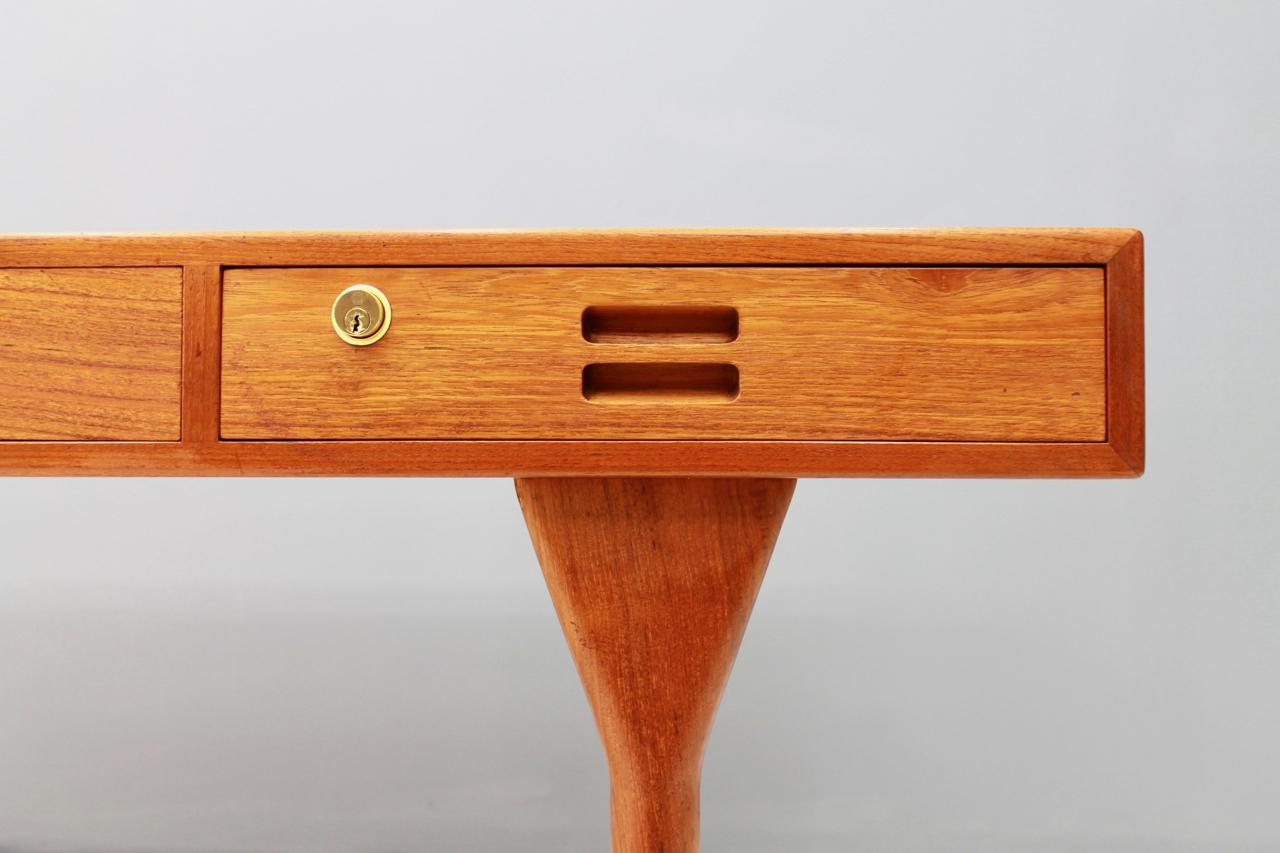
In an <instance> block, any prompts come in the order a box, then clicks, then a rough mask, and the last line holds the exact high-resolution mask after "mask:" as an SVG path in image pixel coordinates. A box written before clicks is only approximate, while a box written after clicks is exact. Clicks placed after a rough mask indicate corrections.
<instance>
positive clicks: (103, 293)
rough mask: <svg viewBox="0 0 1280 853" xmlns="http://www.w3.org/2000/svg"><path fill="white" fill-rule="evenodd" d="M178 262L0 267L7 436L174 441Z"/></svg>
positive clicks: (2, 436)
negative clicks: (152, 265) (115, 266)
mask: <svg viewBox="0 0 1280 853" xmlns="http://www.w3.org/2000/svg"><path fill="white" fill-rule="evenodd" d="M181 291H182V276H181V271H180V270H177V269H173V268H161V269H128V268H125V269H70V270H68V269H22V270H15V269H0V317H4V318H5V322H3V323H0V395H2V396H3V399H4V405H3V406H0V440H5V441H11V440H86V441H113V440H133V441H148V440H150V441H177V440H178V439H179V437H180V436H179V419H180V408H179V405H180V403H179V374H180V370H181V348H180V341H181V299H182V292H181Z"/></svg>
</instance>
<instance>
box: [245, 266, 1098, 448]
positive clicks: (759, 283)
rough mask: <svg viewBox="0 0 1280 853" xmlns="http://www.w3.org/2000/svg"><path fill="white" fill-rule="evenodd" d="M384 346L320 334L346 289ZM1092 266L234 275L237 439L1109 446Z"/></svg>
mask: <svg viewBox="0 0 1280 853" xmlns="http://www.w3.org/2000/svg"><path fill="white" fill-rule="evenodd" d="M356 283H365V284H371V285H373V286H375V287H377V288H379V289H380V290H382V291H383V292H384V293H385V294H386V296H387V298H388V300H389V302H390V304H391V306H392V322H391V326H390V328H389V331H388V332H387V334H386V335H385V337H383V338H382V339H381V340H379V341H378V342H377V343H375V344H373V345H371V346H351V345H349V344H347V343H344V342H343V341H342V340H341V339H339V337H338V336H337V334H336V333H335V331H334V329H333V327H332V325H331V322H330V308H331V305H332V303H333V300H334V298H335V297H336V296H337V295H338V294H339V293H340V292H341V291H342V290H344V289H345V288H347V287H348V286H350V285H352V284H356ZM1104 307H1105V306H1104V275H1103V271H1102V269H1101V268H1099V267H1025V268H1023V267H986V268H900V267H886V268H867V267H843V268H842V267H759V268H744V267H724V268H701V267H699V268H691V267H687V268H679V267H672V268H662V267H616V268H608V267H563V268H553V267H511V268H494V267H453V268H446V267H417V268H369V269H358V268H353V269H319V268H314V269H235V270H228V271H226V272H225V273H224V278H223V341H222V347H223V351H222V365H223V368H222V369H223V373H222V412H221V425H222V426H221V429H222V435H223V437H224V438H228V439H655V440H660V439H771V440H797V441H801V440H827V441H832V440H835V441H845V440H847V441H856V440H864V441H872V440H919V441H1053V442H1057V441H1061V442H1100V441H1105V440H1106V389H1105V381H1106V375H1105V372H1106V366H1105V365H1106V353H1105V316H1104Z"/></svg>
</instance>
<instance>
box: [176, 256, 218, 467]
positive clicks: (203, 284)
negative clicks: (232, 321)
mask: <svg viewBox="0 0 1280 853" xmlns="http://www.w3.org/2000/svg"><path fill="white" fill-rule="evenodd" d="M182 284H183V287H182V438H183V441H186V442H190V443H194V444H207V443H209V442H216V441H217V440H218V416H219V412H220V397H221V394H222V389H221V383H222V371H221V354H222V269H221V267H218V266H216V265H214V264H193V265H191V266H188V267H185V268H184V269H183V272H182Z"/></svg>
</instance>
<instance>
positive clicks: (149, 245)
mask: <svg viewBox="0 0 1280 853" xmlns="http://www.w3.org/2000/svg"><path fill="white" fill-rule="evenodd" d="M1137 233H1138V232H1137V231H1135V230H1133V229H1132V228H826V229H824V228H815V229H809V228H806V229H786V228H768V229H675V230H670V229H667V230H663V229H628V230H590V229H585V230H572V231H569V230H566V231H439V232H430V231H408V232H405V231H365V232H343V231H336V232H335V231H312V232H307V231H281V232H247V233H199V232H197V233H191V234H10V235H0V266H10V267H21V266H100V265H104V264H105V265H110V264H117V265H135V266H146V265H161V266H169V265H179V264H181V265H186V264H206V263H218V264H222V265H224V266H236V267H247V266H276V267H278V266H360V265H370V266H375V265H387V266H567V265H577V264H598V265H641V266H645V265H661V266H671V265H676V264H679V265H704V266H716V265H721V264H754V265H768V264H844V265H866V266H910V265H917V266H918V265H928V264H980V265H1009V266H1017V265H1027V264H1037V265H1039V264H1057V265H1064V264H1082V265H1090V266H1100V265H1102V264H1105V263H1107V262H1108V261H1109V260H1111V258H1113V257H1114V256H1115V254H1116V253H1117V252H1118V251H1120V249H1121V248H1122V247H1124V246H1125V245H1126V244H1127V243H1128V242H1129V241H1130V240H1132V239H1133V237H1134V236H1135V235H1136V234H1137Z"/></svg>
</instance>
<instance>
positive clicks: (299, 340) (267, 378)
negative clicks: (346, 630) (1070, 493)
mask: <svg viewBox="0 0 1280 853" xmlns="http://www.w3.org/2000/svg"><path fill="white" fill-rule="evenodd" d="M1142 281H1143V271H1142V235H1141V234H1140V233H1139V232H1137V231H1133V230H1128V229H1015V230H1003V229H935V230H902V231H887V230H886V231H837V230H831V231H629V232H591V231H575V232H541V233H539V232H529V233H518V232H494V233H351V234H348V233H329V234H326V233H296V234H288V233H281V234H191V235H116V236H34V235H33V236H23V235H19V236H7V237H0V316H2V317H4V318H6V322H4V323H0V391H2V392H3V394H4V400H5V404H4V406H3V407H2V408H0V473H3V474H10V475H15V474H54V475H144V476H166V475H207V474H208V475H233V476H253V475H271V476H308V475H352V476H384V475H403V476H504V477H514V478H515V479H516V491H517V494H518V496H519V499H520V503H521V505H522V507H523V509H524V514H525V519H526V521H527V522H528V525H529V528H530V532H531V534H532V537H533V541H534V546H535V549H536V551H537V554H538V558H539V560H540V561H541V563H542V567H543V571H544V574H545V576H546V579H547V586H548V588H549V590H550V592H551V594H552V597H553V599H554V601H555V604H556V609H557V612H558V613H559V616H560V620H561V624H562V626H563V628H564V631H565V635H566V637H567V639H568V640H569V645H570V648H571V650H572V651H573V655H574V658H575V660H576V662H577V665H578V670H579V672H580V674H581V675H582V679H583V682H584V684H585V686H586V690H587V695H588V698H589V699H590V701H591V704H592V708H593V710H594V712H595V715H596V721H597V724H598V726H599V728H600V733H601V736H602V738H603V740H604V744H605V749H606V751H607V753H608V757H609V766H610V772H611V778H612V784H613V827H614V849H615V851H617V853H640V851H646V853H648V852H649V851H665V853H691V851H694V850H696V849H697V835H698V827H697V814H698V787H699V778H700V769H701V759H702V749H703V745H704V744H705V741H706V737H707V735H708V733H709V731H710V727H711V723H712V717H713V715H714V711H715V706H716V703H717V701H718V700H719V697H720V694H721V691H722V689H723V687H724V683H725V680H726V679H727V677H728V673H729V669H730V666H731V665H732V662H733V658H734V655H735V653H736V651H737V647H738V643H739V640H740V639H741V636H742V632H743V630H744V628H745V625H746V622H747V618H748V615H749V613H750V610H751V606H752V603H753V601H754V598H755V594H756V590H757V589H758V587H759V584H760V581H761V579H762V577H763V574H764V569H765V565H766V564H767V562H768V559H769V554H770V551H771V549H772V547H773V543H774V540H775V538H776V536H777V533H778V530H779V528H780V526H781V523H782V519H783V516H784V514H785V512H786V507H787V504H788V502H789V500H790V497H791V492H792V489H793V488H794V485H795V480H794V478H795V477H801V476H804V477H816V476H823V477H827V476H835V477H851V476H1000V477H1133V476H1137V475H1139V474H1141V472H1142V469H1143V464H1144V422H1143V341H1142ZM352 286H359V287H358V288H357V292H356V295H355V296H352V297H349V298H350V299H356V300H357V302H339V303H335V299H337V298H338V297H339V295H340V294H343V292H344V291H346V290H347V289H348V288H351V287H352ZM359 300H366V301H363V302H361V301H359ZM335 305H336V306H337V307H335ZM384 308H385V312H384ZM384 313H385V317H384ZM344 324H350V326H351V328H350V329H345V330H344ZM375 325H376V330H375V329H374V326H375ZM373 331H376V334H374V333H373ZM347 332H349V334H348V333H347ZM361 335H366V337H361Z"/></svg>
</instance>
